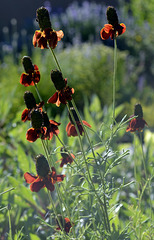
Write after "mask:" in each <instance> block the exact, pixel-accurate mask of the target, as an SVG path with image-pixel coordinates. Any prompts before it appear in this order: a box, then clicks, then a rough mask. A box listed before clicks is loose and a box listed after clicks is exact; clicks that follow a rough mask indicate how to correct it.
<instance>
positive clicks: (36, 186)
mask: <svg viewBox="0 0 154 240" xmlns="http://www.w3.org/2000/svg"><path fill="white" fill-rule="evenodd" d="M44 187H45V185H44V181H43V180H42V179H40V178H37V179H36V181H35V182H33V183H32V184H31V185H30V190H31V191H32V192H38V191H40V189H41V188H44Z"/></svg>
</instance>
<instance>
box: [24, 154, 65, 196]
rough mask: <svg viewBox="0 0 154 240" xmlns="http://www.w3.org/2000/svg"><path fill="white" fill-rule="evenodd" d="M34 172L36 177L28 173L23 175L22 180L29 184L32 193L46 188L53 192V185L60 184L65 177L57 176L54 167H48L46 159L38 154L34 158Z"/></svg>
mask: <svg viewBox="0 0 154 240" xmlns="http://www.w3.org/2000/svg"><path fill="white" fill-rule="evenodd" d="M35 160H36V172H37V175H33V174H31V173H29V172H26V173H25V174H24V178H25V180H26V182H27V183H28V184H30V190H31V191H32V192H38V191H40V189H42V188H45V187H46V188H47V189H48V190H49V191H51V192H52V191H54V189H55V187H54V184H55V183H56V182H62V181H63V180H64V177H65V175H57V174H56V170H55V168H54V167H52V168H51V170H50V167H49V164H48V162H47V160H46V158H45V157H44V156H43V155H42V154H40V155H38V156H37V157H36V158H35Z"/></svg>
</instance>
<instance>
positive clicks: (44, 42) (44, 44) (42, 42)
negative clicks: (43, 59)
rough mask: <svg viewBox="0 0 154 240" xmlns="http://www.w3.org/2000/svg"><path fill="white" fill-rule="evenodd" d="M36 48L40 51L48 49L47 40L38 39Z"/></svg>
mask: <svg viewBox="0 0 154 240" xmlns="http://www.w3.org/2000/svg"><path fill="white" fill-rule="evenodd" d="M37 44H38V47H39V48H41V49H44V48H48V46H47V40H46V39H45V37H40V38H39V39H38V41H37Z"/></svg>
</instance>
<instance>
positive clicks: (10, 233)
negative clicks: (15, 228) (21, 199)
mask: <svg viewBox="0 0 154 240" xmlns="http://www.w3.org/2000/svg"><path fill="white" fill-rule="evenodd" d="M7 209H8V217H9V237H10V240H13V237H12V225H11V215H10V209H11V206H10V204H8V207H7Z"/></svg>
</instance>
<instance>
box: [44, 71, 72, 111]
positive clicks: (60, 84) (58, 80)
mask: <svg viewBox="0 0 154 240" xmlns="http://www.w3.org/2000/svg"><path fill="white" fill-rule="evenodd" d="M51 80H52V82H53V83H54V85H55V88H56V90H57V91H56V92H55V93H54V94H53V95H52V96H51V97H50V98H49V99H48V101H47V102H48V103H53V104H56V106H57V107H59V106H60V104H61V103H62V104H67V102H68V101H71V100H72V95H73V93H74V89H73V88H70V87H69V86H67V79H66V78H65V79H64V78H63V76H62V73H61V72H60V71H58V70H54V71H53V70H52V71H51Z"/></svg>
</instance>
